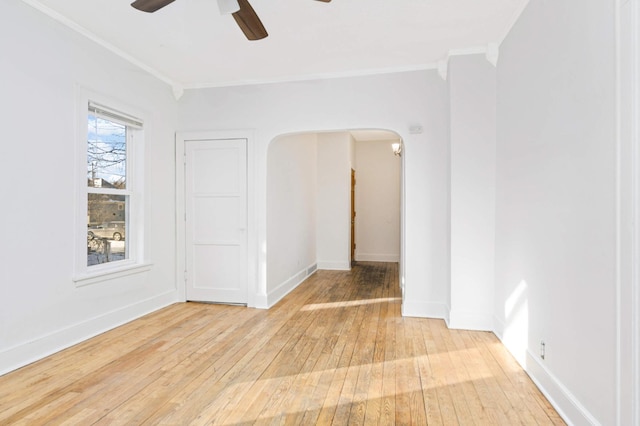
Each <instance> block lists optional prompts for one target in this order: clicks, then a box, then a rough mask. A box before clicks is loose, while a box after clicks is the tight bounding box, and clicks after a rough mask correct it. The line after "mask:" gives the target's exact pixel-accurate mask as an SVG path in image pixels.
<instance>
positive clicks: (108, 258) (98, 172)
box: [87, 104, 132, 266]
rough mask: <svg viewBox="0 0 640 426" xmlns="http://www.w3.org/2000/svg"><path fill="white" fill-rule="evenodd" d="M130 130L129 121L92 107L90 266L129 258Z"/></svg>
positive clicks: (89, 223)
mask: <svg viewBox="0 0 640 426" xmlns="http://www.w3.org/2000/svg"><path fill="white" fill-rule="evenodd" d="M130 127H131V126H129V125H128V124H127V119H126V117H119V116H118V115H117V114H114V113H113V111H109V110H107V109H105V108H100V107H98V106H94V105H92V104H89V114H88V138H87V266H93V265H98V264H103V263H108V262H115V261H120V260H124V259H128V258H129V254H128V252H129V250H128V236H129V234H128V231H129V206H130V204H131V191H130V190H129V182H128V181H129V179H128V171H129V167H128V159H129V156H128V151H129V145H130V141H131V137H130V136H131V135H130V133H131V130H132V129H131V128H130Z"/></svg>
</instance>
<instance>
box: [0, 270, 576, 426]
mask: <svg viewBox="0 0 640 426" xmlns="http://www.w3.org/2000/svg"><path fill="white" fill-rule="evenodd" d="M397 276H398V270H397V264H395V263H373V262H358V265H357V266H356V267H355V268H354V269H353V270H352V271H318V272H316V273H315V274H314V275H313V276H312V277H310V278H309V279H308V280H307V281H305V282H304V283H303V284H301V285H300V286H299V287H298V288H297V289H296V290H294V291H293V292H292V293H291V294H289V295H288V296H287V297H286V298H285V299H283V300H282V301H281V302H280V303H278V304H277V305H276V306H275V307H273V308H272V309H270V310H268V311H265V310H256V309H247V308H242V307H234V306H221V305H207V304H195V303H181V304H176V305H172V306H170V307H168V308H165V309H163V310H160V311H158V312H155V313H153V314H150V315H147V316H145V317H144V318H141V319H139V320H136V321H133V322H131V323H129V324H126V325H124V326H121V327H119V328H117V329H115V330H112V331H109V332H107V333H104V334H102V335H100V336H98V337H95V338H93V339H91V340H88V341H86V342H83V343H81V344H79V345H76V346H74V347H72V348H70V349H67V350H65V351H62V352H59V353H57V354H55V355H53V356H50V357H48V358H46V359H43V360H41V361H38V362H36V363H34V364H31V365H29V366H27V367H24V368H22V369H20V370H17V371H15V372H12V373H9V374H6V375H4V376H2V377H0V424H3V425H4V424H29V425H39V424H45V423H46V424H83V425H90V424H96V425H110V424H127V425H138V424H181V425H182V424H190V425H199V424H221V425H222V424H224V425H232V424H233V425H248V424H290V425H302V424H304V425H307V424H323V425H324V424H336V425H346V424H349V425H352V424H354V425H355V424H384V425H393V424H398V425H409V424H415V425H424V424H479V425H484V424H492V425H493V424H504V425H516V424H527V425H528V424H564V423H563V421H562V420H561V418H560V417H559V416H558V414H557V413H556V412H555V411H554V409H553V408H552V407H551V405H550V404H549V402H548V401H547V400H546V399H545V398H544V396H543V395H542V394H541V393H540V391H539V390H538V389H537V388H536V387H535V385H534V384H533V383H532V382H531V380H530V379H529V377H528V376H527V375H526V373H525V372H524V371H523V370H522V369H521V368H520V366H519V365H518V364H517V363H516V361H515V360H514V359H513V358H512V357H511V356H510V355H509V354H508V352H507V351H506V349H505V348H504V347H503V346H502V344H501V343H500V342H499V341H498V339H497V338H496V337H495V336H494V335H493V334H492V333H486V332H471V331H460V330H448V329H447V328H446V326H445V324H444V322H443V321H442V320H430V319H422V318H403V317H402V316H401V315H400V292H399V286H398V279H397Z"/></svg>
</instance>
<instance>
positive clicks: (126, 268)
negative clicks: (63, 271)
mask: <svg viewBox="0 0 640 426" xmlns="http://www.w3.org/2000/svg"><path fill="white" fill-rule="evenodd" d="M152 266H153V264H152V263H136V264H132V265H123V266H120V267H113V268H109V269H108V270H102V271H92V272H90V273H88V274H82V275H76V276H75V277H73V282H75V283H76V287H84V286H86V285H90V284H95V283H99V282H102V281H108V280H113V279H116V278H121V277H126V276H128V275H134V274H141V273H143V272H148V271H150V270H151V267H152Z"/></svg>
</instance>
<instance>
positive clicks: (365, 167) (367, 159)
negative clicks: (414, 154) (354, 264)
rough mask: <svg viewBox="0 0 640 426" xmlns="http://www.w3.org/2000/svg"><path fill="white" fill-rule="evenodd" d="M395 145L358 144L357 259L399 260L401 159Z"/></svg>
mask: <svg viewBox="0 0 640 426" xmlns="http://www.w3.org/2000/svg"><path fill="white" fill-rule="evenodd" d="M392 142H398V140H397V139H395V140H393V141H391V140H388V141H381V140H375V141H357V142H356V161H357V168H356V260H368V261H375V262H398V261H399V260H400V172H401V158H400V157H396V156H395V155H393V151H392V150H391V143H392Z"/></svg>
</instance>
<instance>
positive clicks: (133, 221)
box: [73, 90, 151, 287]
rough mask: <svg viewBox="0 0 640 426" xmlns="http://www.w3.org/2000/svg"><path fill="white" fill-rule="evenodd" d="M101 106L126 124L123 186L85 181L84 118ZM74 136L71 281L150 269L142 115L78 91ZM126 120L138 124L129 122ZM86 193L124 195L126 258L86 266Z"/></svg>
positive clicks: (84, 282) (86, 131)
mask: <svg viewBox="0 0 640 426" xmlns="http://www.w3.org/2000/svg"><path fill="white" fill-rule="evenodd" d="M96 105H97V106H101V107H103V108H105V109H106V110H107V112H108V113H109V112H111V113H116V114H118V115H119V116H121V117H123V118H125V120H124V121H122V120H117V117H109V116H108V113H107V114H101V113H99V114H97V116H99V117H101V118H106V119H108V120H112V121H114V122H118V123H120V124H124V125H126V126H127V132H126V138H127V140H126V144H127V147H126V166H125V167H126V187H125V189H110V188H95V187H89V185H88V184H87V154H88V134H89V129H88V117H89V114H90V113H91V107H95V106H96ZM76 117H77V126H76V128H77V137H76V156H77V158H76V164H77V167H76V173H75V175H76V179H75V182H76V191H75V192H76V196H77V201H76V218H75V229H76V238H75V261H74V263H75V267H74V277H73V281H74V282H75V284H76V286H78V287H80V286H84V285H89V284H93V283H97V282H102V281H105V280H110V279H113V278H118V277H121V276H126V275H130V274H134V273H139V272H144V271H147V270H149V269H150V268H151V265H150V263H149V262H148V261H146V259H145V250H144V247H145V232H144V217H145V214H144V141H145V125H144V123H145V121H146V120H145V114H143V113H142V111H141V110H139V109H137V108H134V107H131V106H130V105H127V104H125V103H123V102H120V101H118V100H115V99H112V98H108V97H105V96H103V95H100V94H97V93H94V92H91V91H88V90H80V93H79V96H78V101H77V113H76ZM127 120H133V121H132V122H137V123H139V126H134V125H130V124H128V123H127ZM90 193H94V194H95V193H99V194H115V195H125V196H127V197H128V198H127V204H128V205H127V213H126V227H127V229H126V236H125V245H126V246H125V247H126V248H125V250H126V252H127V258H126V259H123V260H117V261H112V262H107V263H102V264H98V265H91V266H88V265H87V214H88V211H87V209H88V198H89V194H90Z"/></svg>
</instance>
